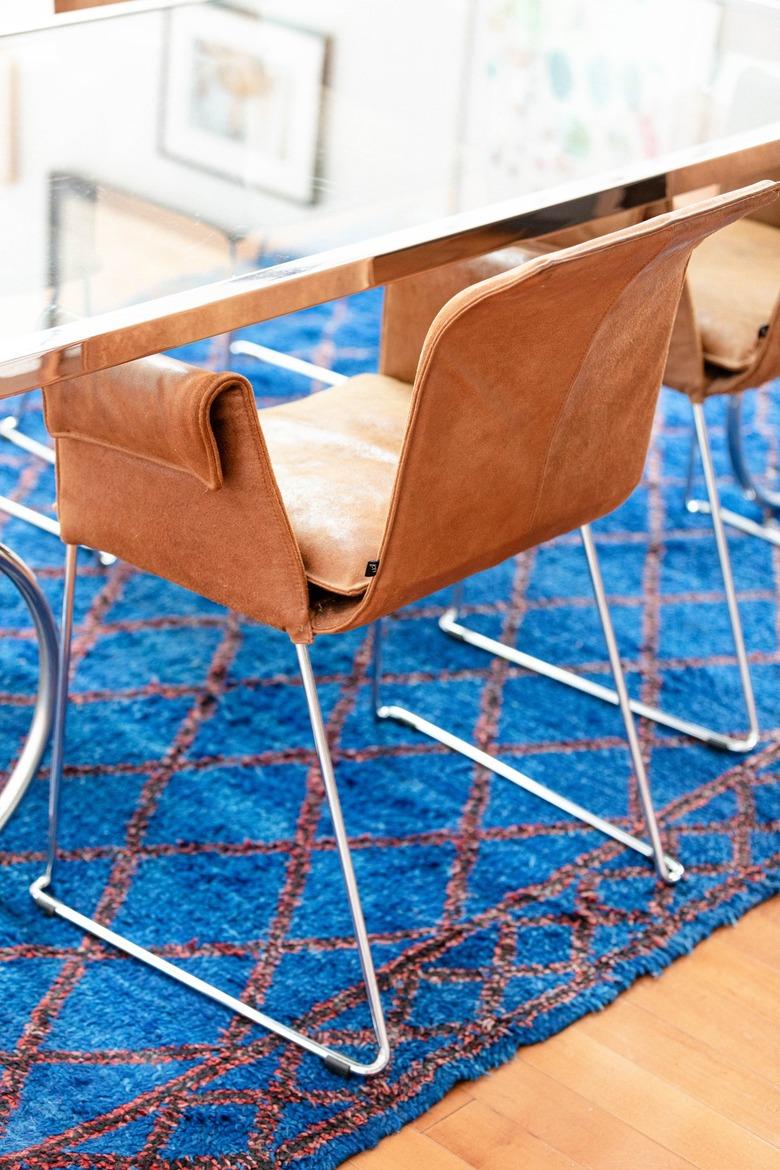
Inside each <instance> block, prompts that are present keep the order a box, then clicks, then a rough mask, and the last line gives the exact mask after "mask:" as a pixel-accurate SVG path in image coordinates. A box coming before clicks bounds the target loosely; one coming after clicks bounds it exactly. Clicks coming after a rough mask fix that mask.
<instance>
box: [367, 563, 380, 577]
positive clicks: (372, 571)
mask: <svg viewBox="0 0 780 1170" xmlns="http://www.w3.org/2000/svg"><path fill="white" fill-rule="evenodd" d="M378 568H379V561H368V562H367V563H366V572H365V575H366V577H376V571H377V569H378Z"/></svg>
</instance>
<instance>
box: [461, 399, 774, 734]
mask: <svg viewBox="0 0 780 1170" xmlns="http://www.w3.org/2000/svg"><path fill="white" fill-rule="evenodd" d="M693 411H694V421H695V423H696V437H697V443H698V447H699V450H700V452H701V458H702V464H703V466H704V471H705V481H706V485H707V494H708V499H709V501H710V504H711V505H712V506H710V504H708V505H707V512H708V514H709V515H711V516H712V524H713V529H714V532H715V542H716V546H717V550H718V560H719V563H720V570H721V575H722V577H723V585H724V590H725V594H726V604H727V606H728V612H729V621H730V626H731V633H732V639H733V642H734V649H735V652H736V657H737V664H738V667H739V675H740V684H741V688H742V696H743V700H744V703H745V711H746V714H747V718H748V732H747V734H746V735H744V736H739V735H727V734H725V733H723V732H720V731H715V730H714V729H713V728H711V727H705V726H704V725H703V724H701V723H697V722H695V721H694V720H691V719H685V718H682V717H681V716H678V715H674V714H672V712H670V711H665V710H663V709H662V708H660V707H653V706H651V705H649V704H648V703H643V702H641V701H640V700H639V699H630V700H629V703H630V707H631V711H632V712H633V714H634V715H640V716H642V718H644V719H650V720H651V721H652V722H653V723H658V724H659V725H660V726H662V727H668V728H669V729H670V730H671V731H679V732H680V733H681V734H683V735H688V736H690V737H691V738H692V739H699V740H701V741H702V742H703V743H706V744H708V745H709V746H710V747H715V748H719V749H721V750H722V751H730V752H740V753H741V752H749V751H752V749H753V748H754V747H755V746H756V744H757V743H758V740H759V736H760V731H759V726H758V716H757V713H756V704H755V698H754V696H753V685H752V682H751V678H750V667H749V664H748V659H747V651H746V649H745V641H744V636H743V633H742V621H741V619H740V616H739V607H738V603H737V597H736V589H735V587H734V578H733V574H732V570H731V560H730V557H729V551H728V546H727V544H726V537H725V533H724V531H723V520H724V519H725V517H724V509H722V508H721V507H720V503H719V496H718V489H717V484H716V482H715V472H714V469H713V464H712V454H711V451H710V446H709V439H708V435H707V430H706V425H705V422H704V411H703V409H702V407H701V406H700V405H699V404H693ZM694 510H695V509H694ZM461 595H462V588H461V587H459V588H458V591H457V593H456V600H455V603H454V605H451V606H450V607H449V608H448V609H447V610H446V611H445V612H444V613H443V614H442V616H441V618H440V619H439V628H440V629H441V630H442V631H443V632H444V633H445V634H449V635H450V636H451V637H453V638H457V639H458V641H460V642H466V643H468V645H469V646H474V647H476V648H477V649H479V650H484V651H486V652H487V653H488V654H492V655H495V656H497V657H499V658H505V659H506V660H507V661H508V662H511V663H513V664H514V665H515V666H521V667H523V668H524V669H526V670H530V671H533V672H534V673H535V674H541V675H544V677H545V678H550V679H552V680H553V681H554V682H559V683H562V684H563V685H565V686H568V687H572V688H573V689H574V690H577V691H581V692H582V693H583V694H586V695H591V696H592V697H593V698H595V699H601V701H602V702H604V703H610V704H612V706H615V707H617V706H619V705H620V697H619V695H618V691H617V690H613V689H612V688H610V687H607V686H603V685H602V684H601V683H597V682H592V681H591V680H590V679H588V678H583V677H582V676H581V675H579V674H575V673H574V671H572V670H565V669H564V668H563V667H560V666H556V665H555V664H554V663H552V662H547V661H545V659H543V658H536V657H535V656H534V655H533V654H527V653H526V652H525V651H524V650H518V649H516V648H515V647H514V646H507V645H506V644H505V643H504V642H499V641H497V640H496V639H495V638H489V637H488V636H487V635H486V634H481V633H479V631H477V630H472V629H470V628H469V627H468V626H466V625H464V623H463V622H462V621H460V620H459V612H460V609H461ZM604 604H605V605H606V602H605V603H604ZM601 618H602V624H603V621H604V614H603V613H602V614H601Z"/></svg>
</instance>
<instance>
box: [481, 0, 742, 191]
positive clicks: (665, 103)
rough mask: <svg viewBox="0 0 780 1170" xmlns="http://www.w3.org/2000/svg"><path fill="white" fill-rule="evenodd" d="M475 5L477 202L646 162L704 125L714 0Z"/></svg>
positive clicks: (489, 0) (484, 0)
mask: <svg viewBox="0 0 780 1170" xmlns="http://www.w3.org/2000/svg"><path fill="white" fill-rule="evenodd" d="M472 3H473V4H474V5H475V7H476V9H477V10H478V12H479V15H480V19H479V20H477V21H475V24H474V27H475V28H476V30H477V35H476V37H475V40H474V44H473V47H472V60H471V69H470V94H469V101H468V105H467V109H468V119H467V125H466V127H465V138H466V151H465V156H464V162H463V167H462V180H461V181H462V187H463V190H462V194H463V195H464V196H465V200H466V202H471V203H473V202H474V201H475V200H476V199H479V198H482V199H501V198H504V197H506V196H510V195H513V194H516V193H518V192H521V191H528V190H533V189H538V188H539V187H542V186H551V185H553V184H555V183H560V182H565V181H567V180H569V179H575V178H577V177H579V176H583V175H587V174H593V173H595V172H596V171H601V170H608V169H611V168H614V167H620V166H624V165H625V164H627V163H631V162H635V161H637V162H638V161H640V160H641V159H643V158H650V157H653V156H654V155H657V154H659V153H661V152H663V151H667V150H674V149H676V148H677V147H679V146H684V145H686V144H687V143H690V142H694V141H696V140H697V139H698V137H699V136H700V132H701V130H703V129H704V127H703V125H702V114H703V108H704V103H703V94H704V90H705V86H706V85H707V83H708V81H709V79H710V75H711V73H712V68H713V63H714V55H715V47H716V43H717V31H718V25H719V19H720V9H719V6H718V5H717V4H716V3H714V2H713V0H601V3H599V4H593V3H592V2H591V0H556V3H555V4H545V3H543V2H542V0H472ZM672 27H673V28H674V29H675V35H674V37H673V38H670V37H669V35H668V30H669V28H672Z"/></svg>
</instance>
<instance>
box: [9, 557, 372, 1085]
mask: <svg viewBox="0 0 780 1170" xmlns="http://www.w3.org/2000/svg"><path fill="white" fill-rule="evenodd" d="M76 556H77V548H76V546H75V545H68V546H67V559H66V567H65V594H64V599H63V617H62V632H61V640H60V650H59V664H58V692H57V706H56V709H55V715H54V733H53V743H52V765H51V780H50V789H49V841H48V854H47V863H46V868H45V870H44V872H43V874H42V875H41V876H40V877H39V878H38V879H37V880H36V881H34V882H33V883H32V885H31V886H30V894H31V895H32V898H33V900H34V901H35V903H36V905H37V906H38V907H39V908H40V909H41V910H43V911H44V912H45V913H47V914H54V915H57V916H58V917H59V918H63V919H65V920H66V921H68V922H70V923H72V924H73V925H74V926H76V927H78V928H79V929H80V930H82V931H84V932H86V933H87V934H91V935H93V936H94V937H95V938H97V939H100V941H101V942H104V943H107V944H108V945H109V946H112V947H115V948H117V950H120V951H122V952H123V953H124V954H126V955H129V956H130V957H131V958H134V959H137V960H138V961H140V962H142V963H145V964H146V965H147V966H149V967H153V968H154V969H155V970H157V971H159V972H161V973H162V974H163V975H167V976H169V978H171V979H175V980H176V981H177V982H179V983H182V984H184V985H185V986H186V987H189V988H190V989H191V990H193V991H197V992H199V993H200V994H201V995H204V996H206V997H207V998H208V999H211V1000H214V1001H215V1002H216V1003H219V1004H221V1005H222V1006H223V1007H225V1008H228V1009H229V1010H231V1011H233V1012H235V1013H237V1014H238V1015H240V1016H243V1017H244V1018H245V1019H247V1020H250V1021H251V1022H252V1023H254V1024H258V1025H260V1027H262V1028H265V1029H267V1030H268V1031H270V1032H273V1033H275V1034H276V1035H277V1036H279V1037H281V1038H282V1039H283V1040H287V1041H289V1042H290V1043H292V1044H297V1045H298V1046H299V1047H300V1048H303V1049H305V1050H306V1051H307V1052H310V1053H312V1054H313V1055H314V1056H318V1057H320V1059H321V1060H322V1061H324V1063H325V1064H326V1065H327V1066H328V1068H330V1069H331V1070H332V1071H333V1072H336V1073H339V1074H341V1075H343V1076H348V1075H349V1074H350V1073H354V1074H356V1075H359V1076H371V1075H373V1074H375V1073H379V1072H381V1071H382V1069H383V1068H384V1067H385V1066H386V1065H387V1063H388V1061H389V1059H390V1044H389V1040H388V1036H387V1029H386V1026H385V1019H384V1012H383V1009H382V1000H381V996H380V993H379V986H378V983H377V978H376V973H375V971H374V964H373V960H372V957H371V949H370V945H369V941H368V934H367V932H366V926H365V922H364V919H363V911H362V906H361V902H360V894H359V891H358V886H357V881H356V879H355V872H354V869H353V866H352V857H351V853H350V848H349V840H348V837H347V833H346V828H345V826H344V819H343V815H342V812H341V803H340V801H339V795H338V789H337V786H336V778H335V774H334V770H333V763H332V760H331V756H330V750H329V748H328V742H327V737H326V734H325V727H324V724H323V721H322V713H321V710H320V704H319V698H318V694H317V685H316V681H315V679H314V674H313V671H312V668H311V660H310V658H309V652H308V648H307V647H306V646H301V645H297V646H296V652H297V655H298V664H299V667H300V671H301V677H302V681H303V689H304V693H305V695H306V701H307V705H308V710H309V718H310V722H311V727H312V733H313V736H314V742H315V747H316V751H317V757H318V760H319V764H320V770H321V773H322V779H323V783H324V786H325V794H326V798H327V801H328V806H329V810H330V814H331V819H332V822H333V828H334V834H335V838H336V848H337V851H338V854H339V861H340V863H341V871H342V875H343V878H344V885H345V888H346V894H347V900H348V903H349V908H350V913H351V916H352V923H353V927H354V934H355V942H356V944H357V950H358V955H359V958H360V965H361V970H362V975H363V983H364V986H365V991H366V996H367V999H368V1005H369V1009H370V1012H371V1019H372V1024H373V1030H374V1036H375V1039H376V1043H377V1052H376V1056H375V1057H374V1059H373V1060H371V1061H369V1062H367V1063H364V1062H361V1061H359V1060H355V1059H353V1058H352V1057H350V1056H347V1055H345V1054H343V1053H341V1052H338V1051H336V1050H335V1049H333V1048H330V1047H328V1046H327V1045H324V1044H321V1043H320V1042H319V1041H317V1040H315V1039H313V1038H312V1037H311V1036H308V1035H307V1034H306V1033H304V1032H301V1031H299V1030H298V1029H296V1028H293V1027H290V1026H289V1025H287V1024H284V1023H282V1022H281V1021H280V1020H277V1019H274V1018H273V1017H272V1016H269V1015H266V1013H265V1012H262V1011H259V1010H258V1009H257V1008H254V1007H252V1006H251V1005H249V1004H246V1003H244V1002H243V1001H242V1000H240V999H238V998H236V997H235V996H233V995H230V994H229V993H228V992H225V991H222V990H221V988H219V987H216V986H215V985H214V984H212V983H208V982H206V980H204V979H199V978H198V977H197V976H195V975H192V974H190V972H189V971H186V970H184V969H183V968H181V967H179V966H178V965H177V964H175V963H171V962H169V961H168V960H167V959H163V958H162V957H161V956H159V955H157V954H155V953H154V952H153V951H150V950H148V949H147V948H146V947H142V946H139V945H138V944H137V943H135V942H133V941H132V940H131V939H129V938H126V937H125V936H123V935H120V934H118V933H117V932H116V931H113V930H111V929H110V928H109V927H107V926H104V925H103V924H102V923H100V922H97V921H96V920H95V919H93V918H90V917H88V916H87V915H85V914H82V913H81V912H80V911H78V910H76V909H74V908H73V907H72V906H69V905H67V904H66V903H65V902H63V901H61V900H60V899H59V898H57V897H56V896H55V894H54V892H53V879H54V873H55V870H56V863H57V840H58V826H59V808H60V800H61V789H62V772H63V761H64V745H65V736H64V732H65V721H66V714H67V702H68V675H69V670H70V643H71V633H72V625H73V599H74V589H75V579H76Z"/></svg>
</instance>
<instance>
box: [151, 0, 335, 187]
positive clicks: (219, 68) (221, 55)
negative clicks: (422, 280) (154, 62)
mask: <svg viewBox="0 0 780 1170" xmlns="http://www.w3.org/2000/svg"><path fill="white" fill-rule="evenodd" d="M326 47H327V42H326V38H325V37H324V36H321V35H319V34H316V33H311V32H306V31H304V30H302V29H297V28H291V27H288V26H287V25H282V24H275V23H273V22H272V21H269V20H264V19H259V18H258V17H257V16H250V15H245V14H244V13H241V12H238V11H235V10H231V9H229V8H214V7H208V8H205V7H204V8H191V9H178V10H174V11H172V12H171V14H170V19H169V25H168V44H167V51H166V61H165V68H164V73H163V103H162V142H161V150H162V153H163V154H164V155H166V156H167V157H169V158H172V159H176V160H177V161H179V162H184V163H187V164H189V165H190V166H194V167H198V168H200V169H201V170H204V171H209V172H211V173H212V174H214V175H217V176H220V177H221V178H224V179H228V180H231V181H232V182H237V183H240V184H242V185H246V186H250V187H258V188H261V189H263V190H266V191H269V192H272V193H273V194H275V195H279V196H282V197H283V198H286V199H290V200H294V201H296V202H300V203H311V202H313V201H314V178H315V173H316V162H317V145H318V140H319V130H320V110H321V102H322V84H323V75H324V68H325V53H326Z"/></svg>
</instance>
